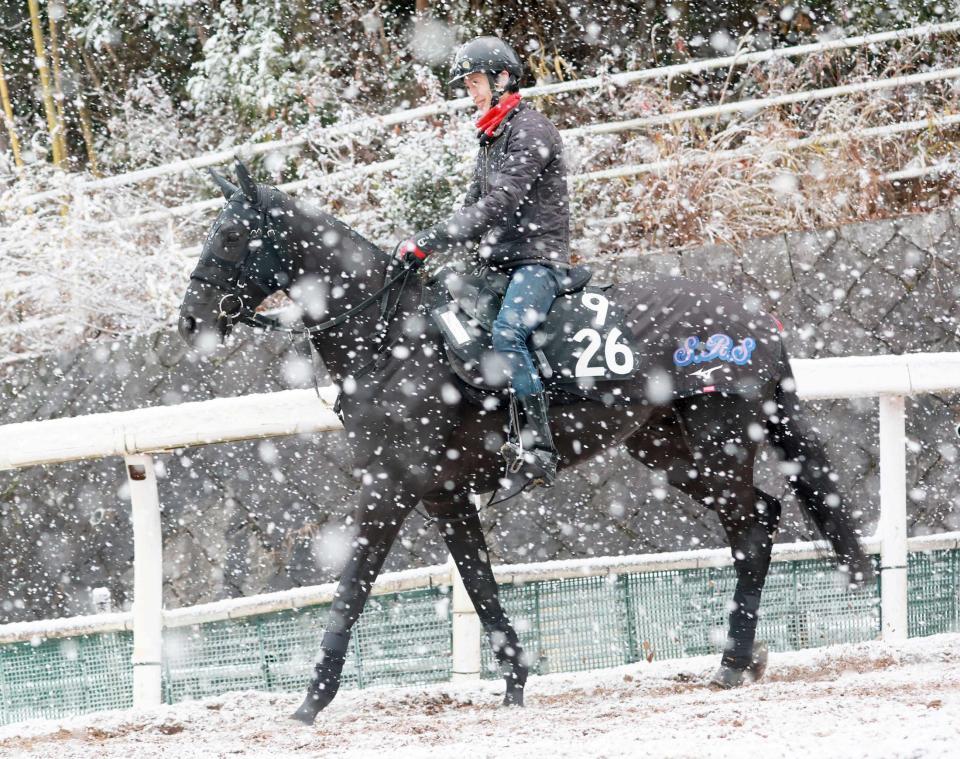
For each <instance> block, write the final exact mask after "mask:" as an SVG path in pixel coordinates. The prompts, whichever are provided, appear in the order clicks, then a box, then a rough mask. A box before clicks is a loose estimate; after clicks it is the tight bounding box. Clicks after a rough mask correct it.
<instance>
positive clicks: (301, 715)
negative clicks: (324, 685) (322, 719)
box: [290, 694, 320, 725]
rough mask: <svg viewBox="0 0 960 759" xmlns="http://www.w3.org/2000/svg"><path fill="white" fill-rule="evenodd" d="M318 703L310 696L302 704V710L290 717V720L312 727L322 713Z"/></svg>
mask: <svg viewBox="0 0 960 759" xmlns="http://www.w3.org/2000/svg"><path fill="white" fill-rule="evenodd" d="M317 703H318V701H317V699H316V698H315V697H314V696H313V695H312V694H311V695H308V696H307V697H306V698H305V699H304V700H303V703H302V704H300V708H299V709H297V710H296V711H295V712H294V713H293V714H292V715H290V718H291V719H295V720H296V721H297V722H302V723H303V724H304V725H312V724H313V721H314V720H315V719H316V718H317V714H318V713H319V712H320V709H319V708H318V707H317Z"/></svg>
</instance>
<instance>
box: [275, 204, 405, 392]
mask: <svg viewBox="0 0 960 759" xmlns="http://www.w3.org/2000/svg"><path fill="white" fill-rule="evenodd" d="M314 229H315V231H313V232H312V233H310V234H308V235H306V239H305V242H306V243H307V244H306V245H301V244H300V241H299V240H297V239H294V244H295V245H296V246H298V247H300V248H301V249H302V251H303V254H302V255H303V258H302V262H301V265H300V266H299V267H298V268H299V269H302V273H301V275H300V276H314V277H317V278H319V279H320V280H321V281H322V282H324V283H326V284H327V286H328V292H327V309H326V311H327V313H326V314H325V315H324V317H323V318H324V319H328V318H331V317H334V316H337V315H339V314H342V313H343V312H345V311H347V310H349V309H350V308H351V307H353V306H355V305H357V304H358V303H359V302H360V301H362V300H363V299H364V298H366V297H368V296H369V295H370V294H371V293H374V292H376V291H377V290H379V289H380V288H381V287H382V286H383V284H384V275H385V272H386V268H387V263H388V262H389V256H387V255H386V254H384V253H383V251H381V250H380V249H379V248H377V247H376V246H374V245H372V244H370V243H367V242H366V240H364V239H363V238H362V237H359V236H356V237H354V235H353V233H352V232H351V230H349V229H348V228H346V227H345V226H343V225H341V224H340V223H339V222H336V221H335V220H332V219H330V218H329V217H326V218H325V217H319V218H317V219H316V220H315V228H314ZM321 230H323V231H321ZM324 231H326V232H330V231H335V232H336V233H337V234H338V235H339V239H338V240H337V241H336V242H334V243H332V244H327V243H326V242H323V243H322V244H319V243H318V240H325V239H329V238H327V237H326V236H325V235H324ZM361 285H363V287H362V288H361ZM338 288H339V289H338ZM391 290H392V289H391ZM337 295H339V297H335V296H337ZM306 310H308V311H309V309H306ZM379 316H380V307H379V302H377V303H374V304H372V305H370V306H368V307H367V308H365V309H364V310H363V311H361V312H360V313H357V314H354V315H353V316H351V317H350V318H349V319H347V320H346V321H345V322H344V323H343V324H341V325H339V326H337V327H335V328H333V329H332V330H330V331H328V332H323V333H319V334H316V335H314V339H313V343H314V345H315V346H316V348H317V351H318V352H319V354H320V357H321V359H322V360H323V363H324V366H325V367H326V369H327V372H328V373H329V374H330V376H331V378H332V379H333V380H334V382H336V383H337V384H340V383H342V381H343V379H344V377H346V376H349V375H350V374H352V373H353V372H355V371H356V370H357V369H358V368H359V367H361V366H363V365H364V364H366V363H367V362H369V361H370V360H371V359H372V358H373V357H374V355H375V354H376V351H377V348H378V347H379V343H378V342H377V341H376V338H377V335H378V330H377V324H378V320H379ZM314 323H315V322H314Z"/></svg>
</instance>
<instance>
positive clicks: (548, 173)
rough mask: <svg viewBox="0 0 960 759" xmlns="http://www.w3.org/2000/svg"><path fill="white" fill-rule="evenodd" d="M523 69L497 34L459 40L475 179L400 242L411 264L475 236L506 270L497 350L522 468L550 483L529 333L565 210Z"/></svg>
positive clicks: (563, 238)
mask: <svg viewBox="0 0 960 759" xmlns="http://www.w3.org/2000/svg"><path fill="white" fill-rule="evenodd" d="M522 75H523V63H522V62H521V61H520V57H519V56H518V55H517V54H516V52H515V51H514V50H513V49H512V48H511V47H510V46H509V45H507V44H506V43H505V42H503V41H502V40H500V39H498V38H497V37H478V38H476V39H474V40H471V41H470V42H467V43H466V44H464V45H463V46H461V47H460V49H459V50H458V52H457V54H456V57H455V58H454V61H453V66H452V69H451V79H450V81H449V82H448V84H452V83H454V82H459V81H461V80H463V83H464V85H465V86H466V89H467V92H468V94H469V95H470V97H471V98H472V99H473V102H474V104H475V105H476V106H477V108H478V109H479V112H480V118H479V119H478V120H477V122H476V125H477V128H478V129H479V132H478V133H477V137H478V139H479V142H480V150H479V152H478V154H477V163H476V167H475V169H474V174H473V181H472V182H471V184H470V187H469V189H468V191H467V195H466V198H465V199H464V202H463V206H462V207H461V208H460V209H459V210H458V211H457V212H456V213H454V214H453V215H452V216H450V217H449V218H447V219H446V220H444V221H442V222H440V223H439V224H436V225H435V226H433V227H431V228H430V229H427V230H424V231H422V232H419V233H418V234H416V235H414V236H413V237H412V238H411V239H409V240H407V241H406V242H403V243H401V245H400V246H399V249H398V252H399V255H401V256H403V257H404V259H405V260H407V261H409V262H413V263H414V264H416V263H419V262H421V261H423V259H424V258H426V256H427V255H428V254H430V253H434V252H437V251H440V250H445V249H448V248H450V247H453V246H456V245H460V244H463V243H468V242H475V241H478V242H479V243H480V246H479V248H478V252H477V256H478V259H479V262H480V263H481V264H482V265H483V266H486V267H490V268H492V269H495V270H498V271H502V272H504V273H507V274H509V276H510V283H509V285H508V287H507V291H506V294H505V296H504V298H503V305H502V307H501V309H500V313H499V314H498V316H497V319H496V321H495V322H494V325H493V347H494V350H495V351H496V352H497V353H498V354H500V355H501V356H502V357H503V358H504V359H505V361H506V364H507V369H508V372H509V375H510V385H511V388H512V391H513V392H514V393H515V395H516V398H517V400H519V402H520V405H521V406H522V407H523V411H524V416H525V417H526V422H527V426H528V428H529V433H532V438H533V449H532V451H528V453H531V454H532V456H528V457H526V461H525V471H524V474H525V475H526V476H528V477H530V479H531V480H532V481H534V482H540V483H542V484H543V485H546V486H549V485H551V484H553V481H554V479H555V478H556V474H557V451H556V448H555V447H554V445H553V438H552V436H551V434H550V426H549V419H548V416H547V408H548V404H547V396H546V393H545V392H544V389H543V383H542V382H541V381H540V375H539V372H538V371H537V368H536V365H535V364H534V363H533V360H532V359H531V356H530V351H529V349H528V347H527V339H528V338H529V337H530V335H531V333H532V332H533V330H534V329H535V328H536V327H537V326H538V325H539V324H540V323H542V322H543V320H544V319H545V318H546V314H547V312H548V311H549V310H550V306H551V305H552V303H553V300H554V298H555V297H556V296H557V294H558V292H559V281H560V279H559V278H560V277H561V276H562V272H564V271H565V270H566V269H567V268H569V260H570V209H569V201H568V197H567V171H566V166H565V164H564V158H563V145H562V143H561V141H560V133H559V132H558V131H557V128H556V127H555V126H554V125H553V124H552V123H551V122H550V120H549V119H548V118H547V117H546V116H544V115H543V114H541V113H539V112H538V111H536V110H534V109H533V108H531V107H530V106H529V105H527V103H525V102H523V101H522V100H521V96H520V92H519V90H520V85H519V82H520V78H521V76H522Z"/></svg>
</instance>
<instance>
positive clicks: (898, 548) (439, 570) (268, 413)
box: [0, 353, 960, 706]
mask: <svg viewBox="0 0 960 759" xmlns="http://www.w3.org/2000/svg"><path fill="white" fill-rule="evenodd" d="M792 367H793V371H794V375H795V377H796V380H797V391H798V392H799V394H800V395H801V396H802V397H804V398H807V399H827V398H837V399H839V398H863V397H878V398H879V414H880V470H881V516H880V525H879V529H878V531H877V535H876V536H874V537H873V538H871V539H868V540H867V541H866V543H867V548H868V549H869V550H871V551H873V552H879V553H880V557H881V561H880V567H881V573H882V578H883V582H882V591H881V592H882V596H881V604H882V611H883V635H884V638H886V639H888V640H900V639H903V638H905V637H906V634H907V616H906V609H907V598H906V589H907V586H906V557H907V550H908V546H910V545H911V544H912V545H913V546H914V547H915V550H930V549H932V548H939V547H950V548H952V547H957V546H958V545H960V535H958V534H952V533H951V534H946V535H941V536H932V537H928V538H915V539H912V540H911V541H908V540H907V538H906V478H905V439H904V414H905V409H904V406H905V404H904V399H905V397H906V396H909V395H916V394H921V393H933V392H943V391H946V392H949V391H955V390H960V353H930V354H922V353H921V354H910V355H904V356H855V357H847V358H828V359H816V360H803V359H799V360H795V361H793V362H792ZM322 396H323V397H322V398H317V396H316V394H315V393H314V391H312V390H288V391H285V392H279V393H270V394H264V395H249V396H242V397H238V398H220V399H216V400H212V401H203V402H199V403H185V404H180V405H177V406H163V407H156V408H147V409H138V410H134V411H124V412H114V413H108V414H93V415H90V416H84V417H76V418H68V419H55V420H49V421H40V422H22V423H18V424H9V425H5V426H2V427H0V436H2V438H3V439H6V440H15V441H17V442H16V445H15V446H6V447H5V448H4V450H2V452H0V469H16V468H20V467H26V466H34V465H38V464H54V463H58V462H65V461H75V460H80V459H97V458H103V457H108V456H118V455H119V456H123V457H124V458H125V461H126V465H127V478H128V480H129V483H130V494H131V501H132V509H133V520H132V521H133V530H134V603H133V611H132V612H131V613H127V614H124V613H119V614H107V615H97V616H95V617H93V616H92V617H77V618H72V619H64V620H45V621H41V622H30V623H17V624H12V625H4V626H0V642H11V641H22V640H31V639H35V638H42V637H52V636H64V635H76V634H80V633H91V632H106V631H111V630H121V629H132V630H133V637H134V652H133V670H134V691H133V692H134V703H135V704H136V705H138V706H139V705H149V704H156V703H159V701H160V697H161V679H160V673H161V667H160V661H161V655H162V640H163V638H162V636H163V628H164V627H165V626H166V627H177V626H182V625H192V624H198V623H201V622H206V621H213V620H217V619H227V618H233V617H242V616H249V615H252V614H262V613H264V612H267V611H275V610H278V609H284V608H297V607H301V606H305V605H309V604H315V603H322V602H325V601H329V600H330V599H331V598H332V592H333V586H331V585H323V586H317V587H313V588H301V589H297V590H293V591H286V592H284V593H279V594H268V595H263V596H256V597H253V598H248V599H237V600H231V601H221V602H217V603H213V604H202V605H199V606H194V607H189V608H185V609H177V610H170V611H164V610H163V608H162V581H163V575H162V567H163V562H162V535H161V532H160V518H159V496H158V491H157V486H156V479H155V476H154V471H153V457H152V456H151V455H150V454H151V453H153V452H157V451H166V450H172V449H175V448H183V447H187V446H192V445H206V444H210V443H222V442H228V441H237V440H248V439H253V438H262V437H269V436H275V435H292V434H304V433H314V432H322V431H332V430H337V429H340V422H339V419H337V417H336V415H335V414H334V413H333V412H332V410H331V408H330V404H331V402H332V400H333V397H334V390H333V389H332V388H325V389H324V390H323V392H322ZM820 550H822V548H821V547H819V546H818V545H816V544H788V545H781V546H777V547H775V555H776V557H777V559H779V560H791V559H794V558H801V557H802V558H807V557H810V556H815V555H817V553H818V551H820ZM728 563H730V557H729V553H728V552H727V551H725V550H720V551H690V552H682V553H676V554H657V555H649V556H633V557H616V558H607V559H592V560H589V561H563V562H548V563H546V564H536V565H512V566H505V567H499V568H498V570H497V575H498V577H499V578H500V579H501V581H504V582H520V581H523V580H531V579H548V578H556V577H573V576H587V575H591V574H594V575H595V574H601V575H603V574H612V573H621V572H629V571H643V570H644V569H666V568H683V567H701V566H721V565H725V564H728ZM458 580H459V578H458V577H457V576H456V573H455V572H454V571H453V569H452V567H451V566H450V565H447V566H444V567H429V568H426V569H418V570H411V571H408V572H400V573H394V574H391V575H389V576H384V577H383V578H381V580H380V582H378V584H377V586H376V588H375V590H374V592H375V593H378V594H380V593H392V592H396V591H398V590H404V589H412V588H422V587H429V586H431V585H445V586H449V585H451V584H453V587H454V598H453V611H454V616H455V625H454V633H455V635H454V666H453V670H454V672H455V673H456V675H457V676H471V677H475V676H479V672H480V658H479V657H480V650H479V639H480V632H479V622H478V621H477V618H476V616H475V614H473V613H472V611H471V610H470V608H469V603H468V602H467V601H465V593H464V592H463V590H462V587H460V585H459V582H458Z"/></svg>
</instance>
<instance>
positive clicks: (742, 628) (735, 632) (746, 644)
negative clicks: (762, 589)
mask: <svg viewBox="0 0 960 759" xmlns="http://www.w3.org/2000/svg"><path fill="white" fill-rule="evenodd" d="M733 602H734V603H735V604H736V609H734V610H733V611H732V612H730V628H729V629H730V632H729V637H728V638H727V642H726V645H725V646H724V649H723V658H722V659H721V660H720V663H721V664H724V665H726V666H728V667H733V668H734V669H740V670H743V669H746V668H747V666H749V664H750V661H751V655H752V652H753V639H754V636H755V635H756V633H757V612H758V610H759V609H760V594H759V593H742V592H741V591H740V590H739V588H738V589H737V591H736V592H735V593H734V594H733Z"/></svg>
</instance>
